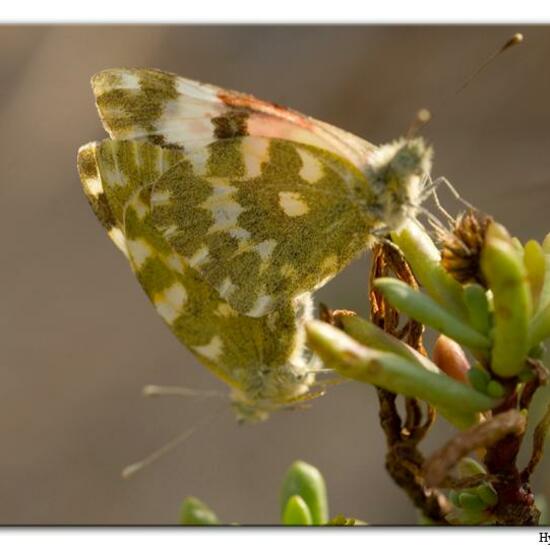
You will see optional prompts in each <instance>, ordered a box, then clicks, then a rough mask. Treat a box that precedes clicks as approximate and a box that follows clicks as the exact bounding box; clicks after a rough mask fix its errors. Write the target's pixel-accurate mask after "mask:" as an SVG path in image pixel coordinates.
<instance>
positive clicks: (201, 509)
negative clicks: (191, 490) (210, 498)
mask: <svg viewBox="0 0 550 550" xmlns="http://www.w3.org/2000/svg"><path fill="white" fill-rule="evenodd" d="M180 523H181V525H220V521H219V519H218V518H217V516H216V514H215V513H214V511H213V510H211V509H210V508H209V507H208V506H207V505H206V504H204V502H202V501H200V500H199V499H198V498H195V497H187V498H186V499H185V500H184V501H183V502H182V505H181V509H180Z"/></svg>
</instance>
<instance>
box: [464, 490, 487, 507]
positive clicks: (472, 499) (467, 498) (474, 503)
mask: <svg viewBox="0 0 550 550" xmlns="http://www.w3.org/2000/svg"><path fill="white" fill-rule="evenodd" d="M458 503H459V504H460V507H461V508H463V509H464V510H471V511H472V512H481V511H482V510H485V508H487V504H485V502H483V500H481V498H480V497H479V496H478V495H473V494H472V493H469V492H466V491H463V492H461V493H460V494H459V495H458Z"/></svg>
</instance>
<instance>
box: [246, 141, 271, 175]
mask: <svg viewBox="0 0 550 550" xmlns="http://www.w3.org/2000/svg"><path fill="white" fill-rule="evenodd" d="M241 153H242V159H243V162H244V173H245V175H246V177H247V178H256V177H258V176H259V175H261V173H262V164H263V163H264V162H268V161H269V140H268V139H259V138H252V139H250V138H248V139H247V138H245V139H243V140H242V142H241Z"/></svg>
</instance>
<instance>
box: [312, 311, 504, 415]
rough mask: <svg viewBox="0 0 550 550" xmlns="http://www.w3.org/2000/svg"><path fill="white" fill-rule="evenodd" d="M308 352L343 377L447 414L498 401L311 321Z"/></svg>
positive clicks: (475, 409)
mask: <svg viewBox="0 0 550 550" xmlns="http://www.w3.org/2000/svg"><path fill="white" fill-rule="evenodd" d="M306 331H307V334H308V341H309V344H310V346H311V348H312V349H313V350H314V351H315V352H316V353H317V354H318V355H319V356H320V357H321V358H322V359H323V361H324V362H325V364H327V365H328V366H329V367H332V368H335V369H336V370H337V371H338V372H339V373H340V374H341V375H342V376H344V377H346V378H351V379H354V380H359V381H360V382H365V383H368V384H373V385H375V386H379V387H381V388H385V389H387V390H389V391H392V392H394V393H399V394H402V395H406V396H408V397H416V398H419V399H423V400H424V401H427V402H428V403H431V404H432V405H434V406H435V407H438V408H439V407H440V408H441V409H443V410H446V411H458V412H462V413H465V412H479V411H484V410H488V409H492V408H494V407H495V406H496V405H497V404H498V401H497V400H495V399H491V398H490V397H488V396H487V395H484V394H481V393H479V392H477V391H475V390H474V389H472V388H470V387H469V386H467V385H466V384H462V383H461V382H458V381H456V380H454V379H452V378H450V377H449V376H446V375H444V374H436V373H434V372H430V371H427V370H425V369H420V368H418V365H416V364H415V363H412V362H411V361H409V360H407V359H405V358H403V357H400V356H399V355H396V354H394V353H389V352H382V351H378V350H373V349H369V348H366V347H364V346H362V345H361V344H359V343H358V342H356V341H355V340H353V339H352V338H350V337H349V336H348V335H347V334H345V333H344V332H342V331H341V330H339V329H337V328H335V327H333V326H331V325H328V324H327V323H323V322H321V321H312V322H310V323H308V324H307V325H306Z"/></svg>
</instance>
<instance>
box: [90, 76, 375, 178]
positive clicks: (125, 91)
mask: <svg viewBox="0 0 550 550" xmlns="http://www.w3.org/2000/svg"><path fill="white" fill-rule="evenodd" d="M92 87H93V91H94V94H95V97H96V103H97V107H98V111H99V114H100V117H101V120H102V122H103V125H104V127H105V129H106V131H107V132H108V133H109V135H110V136H111V137H112V138H114V139H142V140H147V141H149V142H151V143H156V144H159V145H165V146H169V147H179V148H184V149H187V150H189V149H190V148H194V149H196V148H199V147H202V146H205V145H208V144H209V143H212V142H214V141H218V140H220V139H228V138H234V137H242V136H259V137H272V138H280V139H287V140H289V141H295V142H298V143H304V144H308V145H313V146H315V147H318V148H320V149H324V150H327V151H330V152H332V153H334V154H335V155H338V156H340V157H343V158H344V159H346V160H347V161H348V162H350V163H352V164H354V165H355V166H357V167H358V168H359V169H362V168H363V167H364V166H365V165H366V163H367V159H368V157H369V155H370V154H371V153H372V152H373V150H374V149H375V148H374V146H373V145H371V144H370V143H368V142H367V141H365V140H364V139H361V138H359V137H357V136H354V135H353V134H350V133H348V132H345V131H344V130H341V129H339V128H336V127H334V126H331V125H330V124H326V123H324V122H321V121H319V120H315V119H313V118H311V117H308V116H306V115H303V114H301V113H298V112H296V111H293V110H291V109H288V108H286V107H282V106H280V105H276V104H274V103H270V102H267V101H262V100H259V99H257V98H255V97H253V96H250V95H247V94H243V93H240V92H234V91H230V90H224V89H222V88H218V87H216V86H212V85H210V84H202V83H199V82H196V81H193V80H188V79H185V78H182V77H180V76H177V75H174V74H171V73H166V72H163V71H158V70H152V69H108V70H105V71H102V72H100V73H98V74H96V75H95V76H94V77H93V78H92Z"/></svg>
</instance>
